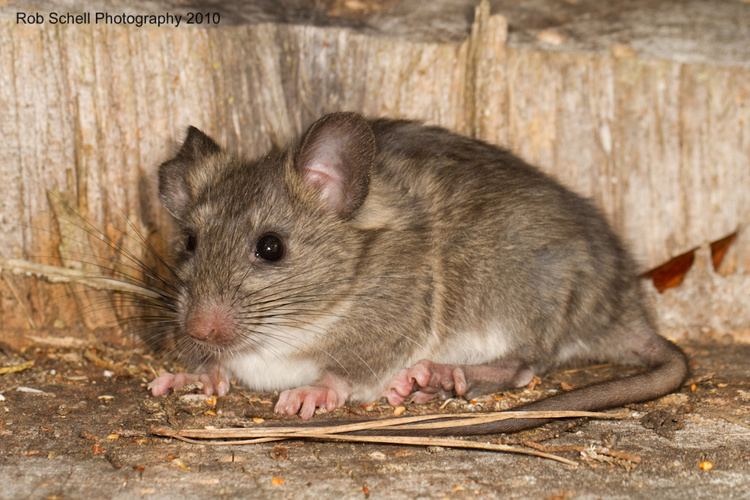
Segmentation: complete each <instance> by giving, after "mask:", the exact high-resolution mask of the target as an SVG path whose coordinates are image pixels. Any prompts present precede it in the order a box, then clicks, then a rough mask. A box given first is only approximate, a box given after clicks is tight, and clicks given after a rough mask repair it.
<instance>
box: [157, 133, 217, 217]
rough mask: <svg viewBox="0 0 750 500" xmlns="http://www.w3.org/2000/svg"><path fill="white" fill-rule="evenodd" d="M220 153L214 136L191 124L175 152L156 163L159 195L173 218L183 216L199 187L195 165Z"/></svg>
mask: <svg viewBox="0 0 750 500" xmlns="http://www.w3.org/2000/svg"><path fill="white" fill-rule="evenodd" d="M219 152H221V148H220V147H219V145H218V144H216V142H214V140H213V139H211V138H210V137H209V136H207V135H206V134H204V133H203V132H201V131H200V130H198V129H197V128H195V127H193V126H190V127H188V130H187V136H186V137H185V141H184V142H183V143H182V146H181V147H180V150H179V151H178V152H177V155H176V156H175V157H174V158H172V159H171V160H169V161H166V162H164V163H162V164H161V165H160V166H159V198H160V199H161V202H162V204H163V205H164V208H166V209H167V210H168V211H169V213H170V214H172V216H173V217H175V218H176V219H178V220H179V219H181V218H182V216H183V215H184V213H185V209H186V208H187V207H188V206H189V205H190V202H191V201H192V199H193V197H194V195H195V194H196V190H197V189H198V188H199V186H197V185H196V183H197V180H198V179H197V177H198V176H196V175H195V173H196V172H195V170H196V169H195V168H194V167H195V165H197V164H199V163H201V162H203V161H204V160H205V159H206V158H208V157H209V156H213V155H216V154H218V153H219Z"/></svg>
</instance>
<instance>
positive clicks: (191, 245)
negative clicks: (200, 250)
mask: <svg viewBox="0 0 750 500" xmlns="http://www.w3.org/2000/svg"><path fill="white" fill-rule="evenodd" d="M197 245H198V239H197V238H196V236H195V234H194V233H188V234H187V236H186V237H185V251H187V252H189V253H193V252H195V247H196V246H197Z"/></svg>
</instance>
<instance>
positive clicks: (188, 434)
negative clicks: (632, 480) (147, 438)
mask: <svg viewBox="0 0 750 500" xmlns="http://www.w3.org/2000/svg"><path fill="white" fill-rule="evenodd" d="M628 416H629V413H628V412H616V413H602V412H589V411H504V412H493V413H446V414H433V415H418V416H413V417H398V418H386V419H380V420H368V421H365V422H355V423H346V424H340V425H325V426H320V427H309V426H287V427H262V428H228V429H182V430H174V429H170V428H165V427H158V428H154V429H152V430H151V432H152V434H156V435H159V436H167V437H172V438H175V439H179V440H182V441H185V442H189V443H200V444H211V445H241V444H256V443H266V442H270V441H278V440H283V439H293V438H294V439H317V440H323V441H344V442H355V443H383V444H401V445H409V446H444V447H448V448H468V449H479V450H487V451H501V452H507V453H521V454H525V455H533V456H538V457H542V458H548V459H551V460H556V461H558V462H562V463H565V464H568V465H575V462H573V461H571V460H568V459H565V458H563V457H559V456H557V455H552V454H549V453H545V452H543V451H541V450H532V449H528V448H519V447H513V446H508V445H502V444H495V443H482V442H478V441H464V440H461V439H453V438H433V437H422V436H378V435H371V436H360V435H352V434H349V433H352V432H357V431H365V430H369V431H372V430H377V429H388V430H391V429H398V430H417V429H420V430H423V429H433V430H434V429H447V428H455V427H466V426H470V425H480V424H485V423H488V422H495V421H498V420H507V419H513V418H524V419H527V418H539V419H555V418H571V417H592V418H604V419H619V418H627V417H628ZM435 420H439V422H435Z"/></svg>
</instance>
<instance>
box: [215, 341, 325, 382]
mask: <svg viewBox="0 0 750 500" xmlns="http://www.w3.org/2000/svg"><path fill="white" fill-rule="evenodd" d="M290 354H291V353H282V352H280V351H279V350H277V349H274V350H273V352H271V351H269V350H268V349H264V350H261V351H258V352H253V353H248V354H243V355H240V356H236V357H234V358H232V359H231V360H229V361H227V362H226V365H225V366H226V367H227V368H228V369H229V371H231V372H232V374H233V375H234V376H235V377H237V379H239V381H240V382H241V383H242V385H244V386H246V387H248V388H249V389H251V390H254V391H281V390H284V389H291V388H293V387H299V386H303V385H309V384H312V383H313V382H315V381H316V380H318V378H319V377H320V375H321V374H320V367H319V366H317V365H316V364H315V363H313V362H312V361H310V360H306V359H300V358H294V359H292V357H291V356H290Z"/></svg>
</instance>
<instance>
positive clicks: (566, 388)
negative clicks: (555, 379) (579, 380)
mask: <svg viewBox="0 0 750 500" xmlns="http://www.w3.org/2000/svg"><path fill="white" fill-rule="evenodd" d="M560 389H562V390H563V391H572V390H573V384H569V383H567V382H560Z"/></svg>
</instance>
